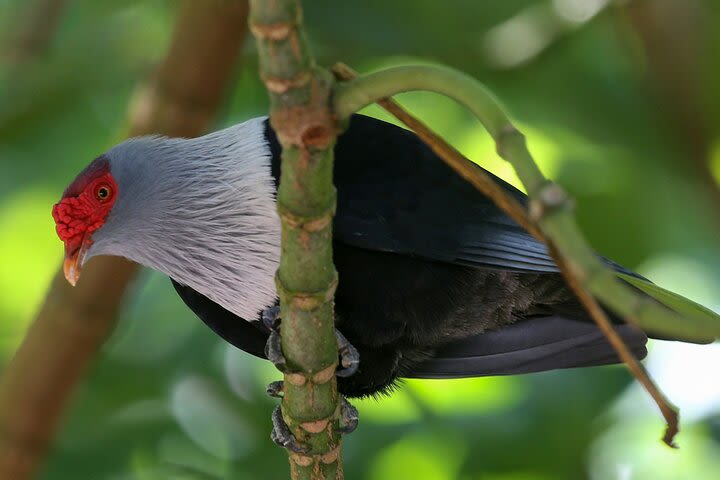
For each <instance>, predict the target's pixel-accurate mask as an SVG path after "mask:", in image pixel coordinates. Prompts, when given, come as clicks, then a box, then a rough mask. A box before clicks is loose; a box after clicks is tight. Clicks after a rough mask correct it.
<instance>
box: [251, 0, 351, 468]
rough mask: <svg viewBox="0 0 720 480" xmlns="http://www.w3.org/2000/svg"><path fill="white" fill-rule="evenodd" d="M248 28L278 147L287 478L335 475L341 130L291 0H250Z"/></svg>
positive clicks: (327, 80)
mask: <svg viewBox="0 0 720 480" xmlns="http://www.w3.org/2000/svg"><path fill="white" fill-rule="evenodd" d="M250 6H251V9H250V12H251V13H250V28H251V30H252V32H253V34H254V35H255V37H256V39H257V43H258V53H259V56H260V75H261V77H262V79H263V81H264V82H265V86H266V87H267V89H268V92H269V94H270V103H271V108H270V121H271V124H272V126H273V129H274V130H275V132H276V133H277V136H278V139H279V140H280V143H281V145H282V161H281V175H280V185H279V187H278V196H277V206H278V213H279V215H280V219H281V222H282V253H281V257H280V268H279V269H278V272H277V275H276V285H277V291H278V295H279V297H280V307H281V317H282V323H281V327H280V328H281V333H282V350H283V354H284V356H285V358H286V360H287V364H288V367H289V368H290V370H291V371H292V373H286V374H285V381H284V397H283V401H282V412H283V417H284V419H285V421H286V422H287V423H288V426H289V427H290V429H291V430H292V432H293V434H294V435H295V438H296V439H297V440H298V441H299V442H300V443H303V444H304V445H306V446H307V447H308V448H309V452H308V453H307V454H305V455H301V454H298V453H292V452H291V453H290V468H291V475H292V478H294V479H300V478H303V479H305V478H308V479H330V478H332V479H338V478H342V476H343V471H342V464H341V459H340V440H341V437H340V435H339V434H338V433H336V429H337V426H338V421H339V405H340V403H339V402H340V397H339V395H338V392H337V382H336V379H335V375H334V373H335V367H336V365H337V357H338V354H337V344H336V340H335V323H334V314H333V295H334V293H335V287H336V285H337V272H336V271H335V267H334V265H333V263H332V218H333V215H334V213H335V197H336V195H335V187H334V186H333V183H332V171H333V147H334V145H335V140H336V135H337V132H338V131H339V128H338V126H337V124H336V121H335V116H334V115H333V112H332V111H331V102H330V93H331V89H332V87H333V83H334V81H333V78H332V76H331V75H330V74H329V72H327V71H326V70H322V69H319V68H317V67H316V66H315V63H314V60H313V59H312V56H311V55H310V52H309V49H308V48H307V45H306V42H305V37H304V33H303V30H302V25H301V19H302V14H301V9H300V4H299V2H298V1H296V0H274V1H265V0H253V1H251V3H250Z"/></svg>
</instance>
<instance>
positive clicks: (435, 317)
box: [52, 114, 714, 397]
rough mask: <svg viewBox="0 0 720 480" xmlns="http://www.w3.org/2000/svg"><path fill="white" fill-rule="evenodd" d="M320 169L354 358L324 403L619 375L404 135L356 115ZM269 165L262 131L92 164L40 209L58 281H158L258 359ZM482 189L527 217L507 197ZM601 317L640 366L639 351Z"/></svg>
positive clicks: (510, 227)
mask: <svg viewBox="0 0 720 480" xmlns="http://www.w3.org/2000/svg"><path fill="white" fill-rule="evenodd" d="M334 151H335V165H334V173H333V181H334V183H335V186H336V188H337V210H336V215H335V217H334V220H333V238H332V243H333V245H332V247H333V261H334V263H335V266H336V269H337V271H338V275H339V284H338V287H337V291H336V295H335V324H336V328H337V330H338V331H339V332H341V333H342V335H343V336H344V337H345V338H347V340H348V341H349V342H350V344H351V345H353V346H354V347H355V349H356V350H357V352H358V353H359V358H360V361H359V365H358V368H357V371H355V372H354V374H352V375H347V376H343V377H339V378H338V389H339V391H340V393H342V394H343V395H345V396H347V397H365V396H378V395H383V394H389V393H392V391H393V390H394V389H396V388H397V387H398V384H399V382H401V381H402V379H403V378H462V377H477V376H493V375H515V374H524V373H533V372H540V371H546V370H554V369H562V368H572V367H589V366H595V365H605V364H612V363H618V362H619V361H620V360H619V358H618V356H617V354H616V353H615V351H614V350H613V348H612V347H611V346H610V344H609V343H608V341H607V340H606V338H605V337H604V335H603V334H602V333H601V332H600V330H599V329H598V328H597V327H596V325H595V324H594V323H593V322H592V319H591V317H590V316H589V315H588V314H587V313H586V312H585V310H584V309H583V308H582V306H581V304H580V303H579V301H578V300H577V299H576V298H575V296H574V295H573V293H572V292H571V290H570V289H569V288H568V287H567V286H566V284H565V282H564V280H563V277H562V276H561V274H560V272H559V269H558V267H557V266H556V264H555V263H554V261H553V260H552V258H551V257H550V255H549V253H548V250H547V248H546V246H545V245H544V244H542V243H541V242H539V241H538V240H536V239H535V238H533V237H532V236H531V235H530V234H528V233H527V232H526V231H525V230H524V229H523V228H521V227H520V226H519V225H518V224H517V223H515V222H514V221H513V220H512V219H511V218H509V217H508V216H507V215H506V214H505V213H503V212H502V211H501V210H500V209H499V208H498V207H497V206H496V205H495V204H494V203H493V202H492V201H491V200H490V199H489V198H487V197H486V196H484V195H483V194H482V193H480V192H478V191H477V190H476V189H475V188H474V187H472V186H471V185H470V184H468V183H467V182H465V181H464V180H463V179H462V178H460V177H459V176H458V175H457V174H456V173H455V172H454V171H453V170H451V169H450V167H448V166H447V165H446V164H445V163H443V162H442V161H441V160H440V159H439V158H438V157H437V155H435V153H433V151H432V150H431V149H430V148H428V147H427V146H426V145H425V144H424V143H423V142H422V141H421V140H420V139H419V138H418V137H417V136H416V135H415V134H414V133H412V132H410V131H408V130H405V129H403V128H401V127H398V126H395V125H393V124H390V123H387V122H384V121H381V120H378V119H375V118H372V117H368V116H363V115H359V114H356V115H354V116H352V117H351V119H350V122H349V126H348V128H347V129H346V130H345V131H344V132H343V133H342V134H340V135H339V137H338V139H337V143H336V145H335V146H334ZM280 154H281V147H280V144H279V143H278V139H277V136H276V134H275V132H274V130H273V128H272V126H271V123H270V121H269V119H268V118H267V117H258V118H253V119H250V120H247V121H245V122H243V123H240V124H237V125H234V126H231V127H229V128H226V129H224V130H220V131H217V132H214V133H210V134H208V135H205V136H203V137H199V138H191V139H182V138H166V137H161V136H145V137H139V138H132V139H129V140H126V141H124V142H123V143H120V144H119V145H117V146H115V147H113V148H111V149H109V150H108V151H106V152H105V153H103V154H101V155H100V156H98V157H97V158H95V159H94V160H93V161H92V162H91V163H90V164H89V165H88V166H87V167H86V168H85V169H84V170H82V171H81V172H80V173H79V174H78V175H77V177H76V178H75V179H74V180H73V181H72V182H71V183H70V184H69V186H68V187H67V188H66V189H65V191H64V192H63V194H62V197H61V199H60V200H59V202H58V203H56V204H55V205H54V207H53V212H52V214H53V218H54V220H55V224H56V232H57V234H58V236H59V237H60V239H61V240H62V241H63V242H64V248H65V260H64V273H65V276H66V278H67V280H68V281H69V282H70V283H71V284H73V285H75V283H76V282H77V281H78V279H79V278H80V273H81V269H82V266H83V265H84V263H85V262H86V261H87V260H89V259H90V258H92V257H94V256H98V255H113V256H120V257H125V258H127V259H130V260H132V261H135V262H137V263H140V264H142V265H144V266H147V267H149V268H151V269H154V270H157V271H159V272H162V273H163V274H165V275H167V276H168V277H169V278H170V280H171V282H172V285H173V286H174V288H175V290H176V291H177V293H178V295H179V296H180V298H181V299H182V301H183V302H184V303H185V304H186V305H187V306H188V307H189V308H190V309H191V310H192V311H193V312H194V313H195V314H196V315H197V316H198V317H199V318H200V319H201V320H202V321H203V322H204V323H205V324H207V325H208V326H209V327H210V328H211V329H212V330H213V331H215V332H216V333H217V334H218V335H219V336H220V337H222V338H223V339H224V340H225V341H227V342H228V343H230V344H232V345H234V346H235V347H237V348H239V349H241V350H244V351H245V352H248V353H250V354H252V355H255V356H258V357H261V358H266V357H267V356H268V354H267V351H266V349H265V346H266V343H267V341H268V337H269V336H270V335H271V332H270V330H269V328H268V327H267V322H263V321H262V318H263V315H264V312H268V311H269V310H271V309H272V308H273V307H275V306H276V305H277V304H278V298H277V293H276V291H275V284H274V275H275V272H276V270H277V268H278V266H279V260H280V246H281V226H280V220H279V218H278V215H277V212H276V203H275V195H276V191H277V188H278V184H279V181H280V163H281V160H280V156H281V155H280ZM476 168H478V169H481V167H480V166H477V167H476ZM486 173H487V174H488V175H489V176H490V178H492V180H493V181H495V182H496V183H498V184H499V185H500V186H501V187H502V188H503V189H504V191H505V192H506V193H507V194H508V195H510V196H511V197H513V198H514V199H516V200H517V201H519V202H520V203H521V204H523V205H527V203H528V200H527V197H526V196H525V194H524V193H522V192H521V191H520V190H518V189H516V188H515V187H513V186H512V185H510V184H508V183H506V182H505V181H503V180H502V179H500V178H498V177H496V176H495V175H493V174H492V173H490V172H487V171H486ZM598 256H599V258H601V259H602V260H603V262H604V263H605V264H606V265H607V266H608V267H609V268H611V269H613V270H614V271H615V272H617V274H618V275H619V276H622V277H623V278H625V279H632V280H633V282H632V283H633V285H640V286H642V285H652V287H653V288H651V289H647V290H646V289H642V288H641V289H638V290H637V291H638V293H639V294H641V295H646V296H650V298H652V297H655V298H656V299H657V300H656V301H660V302H662V298H660V297H661V296H658V295H655V294H654V293H653V292H658V291H664V290H662V289H661V288H660V287H657V286H655V285H654V284H651V282H650V281H649V280H647V279H645V278H644V277H642V276H640V275H638V274H637V273H634V272H632V271H631V270H628V269H626V268H624V267H622V266H620V265H618V264H617V263H614V262H612V261H611V260H609V259H606V258H605V257H602V256H600V255H598ZM648 292H649V293H648ZM675 298H676V301H679V300H677V298H681V297H675ZM682 302H683V304H684V305H685V307H687V308H689V309H691V310H693V311H697V312H702V313H703V314H707V315H714V314H713V313H712V312H710V311H709V310H707V309H704V307H702V306H700V305H697V304H695V303H693V302H691V301H690V300H687V299H682ZM611 317H612V319H613V321H614V328H615V329H616V331H617V333H618V334H619V335H620V336H621V337H622V339H623V340H624V341H625V342H626V344H627V345H628V346H629V347H630V349H631V350H632V352H634V354H635V355H636V356H637V357H638V358H643V357H644V356H645V355H646V353H647V349H646V343H647V340H648V335H650V336H652V335H653V333H652V332H650V333H649V334H648V333H646V332H644V331H642V330H641V329H639V328H638V327H636V326H634V325H630V324H627V323H625V322H623V321H622V319H620V318H618V317H617V316H614V315H612V314H611ZM656 336H658V337H661V338H662V336H661V335H656ZM680 340H690V341H693V340H694V341H695V342H696V343H705V342H703V341H702V339H700V340H698V339H680ZM709 341H712V339H711V338H710V339H707V342H709Z"/></svg>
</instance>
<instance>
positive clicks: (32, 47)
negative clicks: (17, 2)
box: [4, 0, 67, 64]
mask: <svg viewBox="0 0 720 480" xmlns="http://www.w3.org/2000/svg"><path fill="white" fill-rule="evenodd" d="M66 4H67V0H34V1H29V2H25V3H24V4H22V5H21V6H20V7H19V8H17V11H18V12H17V14H18V17H19V18H18V21H17V22H14V25H15V26H16V29H15V30H14V31H13V32H11V33H10V40H9V41H8V43H7V45H6V46H5V48H4V56H5V57H6V58H5V59H6V61H8V62H9V63H12V64H21V63H25V62H28V61H32V60H34V59H35V58H37V57H39V56H40V55H42V54H43V53H45V51H47V49H48V47H49V46H50V43H51V41H52V38H53V36H54V34H55V31H56V30H57V26H58V24H59V23H60V17H61V16H62V12H63V10H64V9H65V5H66Z"/></svg>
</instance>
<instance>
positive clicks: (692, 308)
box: [616, 273, 720, 343]
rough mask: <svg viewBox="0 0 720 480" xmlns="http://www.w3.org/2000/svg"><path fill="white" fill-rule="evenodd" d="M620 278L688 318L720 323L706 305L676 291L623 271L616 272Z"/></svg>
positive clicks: (703, 340) (709, 338)
mask: <svg viewBox="0 0 720 480" xmlns="http://www.w3.org/2000/svg"><path fill="white" fill-rule="evenodd" d="M616 275H617V276H618V277H619V278H621V279H622V280H625V281H626V282H628V283H629V284H630V285H632V286H633V287H636V288H638V289H640V290H641V291H642V292H643V293H646V294H647V295H650V296H651V297H652V298H654V299H655V300H657V301H658V302H660V303H662V304H663V305H665V306H666V307H668V308H669V309H671V310H673V311H675V312H677V313H679V314H680V315H683V316H684V317H687V318H689V319H693V318H695V319H699V320H701V321H703V322H710V323H715V324H717V325H720V315H718V314H717V313H715V312H713V311H712V310H710V309H709V308H707V307H704V306H702V305H700V304H699V303H695V302H693V301H692V300H690V299H687V298H685V297H683V296H682V295H678V294H677V293H674V292H671V291H669V290H665V289H664V288H662V287H659V286H657V285H655V284H654V283H651V282H648V281H646V280H641V279H639V278H636V277H632V276H630V275H625V274H623V273H617V274H616ZM714 340H715V338H714V337H712V336H707V337H706V338H705V339H696V340H695V341H697V342H698V343H703V342H704V343H712V342H713V341H714Z"/></svg>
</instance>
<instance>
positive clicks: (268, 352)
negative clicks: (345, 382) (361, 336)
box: [260, 305, 360, 377]
mask: <svg viewBox="0 0 720 480" xmlns="http://www.w3.org/2000/svg"><path fill="white" fill-rule="evenodd" d="M260 316H261V319H262V323H263V325H265V327H266V328H267V329H268V330H270V336H269V337H268V340H267V343H266V344H265V356H266V357H267V359H268V360H270V361H271V362H272V363H273V364H274V365H275V368H277V369H278V370H280V371H281V372H283V373H286V372H287V371H288V368H287V361H286V360H285V355H283V353H282V345H281V340H280V306H278V305H275V306H273V307H270V308H267V309H265V310H263V311H262V313H261V314H260ZM335 339H336V341H337V348H338V353H339V355H340V365H339V367H340V368H338V369H337V371H336V372H335V375H337V376H338V377H349V376H351V375H353V374H354V373H355V372H357V369H358V366H359V365H360V354H359V353H358V351H357V349H356V348H355V347H354V346H353V345H352V343H350V342H349V341H348V340H347V338H345V335H343V334H342V333H340V331H339V330H338V329H337V328H336V329H335Z"/></svg>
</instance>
